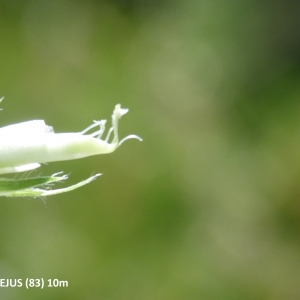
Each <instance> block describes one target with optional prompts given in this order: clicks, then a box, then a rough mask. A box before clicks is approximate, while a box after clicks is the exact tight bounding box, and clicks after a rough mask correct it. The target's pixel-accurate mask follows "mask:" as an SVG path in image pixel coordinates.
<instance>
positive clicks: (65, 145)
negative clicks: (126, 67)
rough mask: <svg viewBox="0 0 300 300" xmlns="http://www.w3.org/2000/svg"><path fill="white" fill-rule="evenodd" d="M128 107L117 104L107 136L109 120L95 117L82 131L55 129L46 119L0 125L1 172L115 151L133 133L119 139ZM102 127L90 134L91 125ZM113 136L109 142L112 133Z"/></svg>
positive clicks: (33, 167) (92, 126) (16, 170)
mask: <svg viewBox="0 0 300 300" xmlns="http://www.w3.org/2000/svg"><path fill="white" fill-rule="evenodd" d="M127 112H128V109H124V108H121V106H120V105H119V104H118V105H116V107H115V109H114V111H113V114H112V127H111V128H110V129H109V131H108V134H107V136H106V138H105V139H104V140H103V139H101V138H102V135H103V133H104V131H105V123H106V120H101V121H94V124H92V125H91V126H89V127H87V128H86V129H85V130H83V131H82V132H77V133H75V132H71V133H54V131H53V128H52V127H51V126H48V125H46V124H45V122H44V121H43V120H34V121H27V122H23V123H18V124H14V125H9V126H6V127H2V128H0V174H4V173H14V172H22V171H28V170H32V169H35V168H38V167H39V166H40V163H46V162H51V161H61V160H70V159H77V158H82V157H86V156H91V155H96V154H105V153H110V152H113V151H115V150H116V149H117V148H118V147H119V145H120V144H121V143H122V142H124V141H125V140H127V139H131V138H136V139H138V140H140V141H141V140H142V139H141V138H140V137H138V136H136V135H129V136H127V137H125V138H124V139H123V140H121V141H120V142H119V137H118V121H119V119H120V118H121V117H122V116H123V115H124V114H126V113H127ZM95 127H99V128H98V130H96V131H94V132H92V133H90V134H86V133H87V132H88V131H90V130H91V129H94V128H95ZM112 132H113V135H114V136H113V139H112V141H111V142H109V138H110V135H111V133H112Z"/></svg>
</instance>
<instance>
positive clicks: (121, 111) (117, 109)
mask: <svg viewBox="0 0 300 300" xmlns="http://www.w3.org/2000/svg"><path fill="white" fill-rule="evenodd" d="M127 113H128V108H121V104H117V105H116V106H115V109H114V112H113V116H115V117H116V118H117V119H120V118H121V117H122V116H123V115H125V114H127Z"/></svg>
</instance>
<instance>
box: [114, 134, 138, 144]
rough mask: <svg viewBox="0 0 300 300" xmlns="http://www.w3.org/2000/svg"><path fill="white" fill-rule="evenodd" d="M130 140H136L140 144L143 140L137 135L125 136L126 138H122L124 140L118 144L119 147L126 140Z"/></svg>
mask: <svg viewBox="0 0 300 300" xmlns="http://www.w3.org/2000/svg"><path fill="white" fill-rule="evenodd" d="M130 139H137V140H139V141H140V142H142V141H143V139H142V138H141V137H139V136H138V135H135V134H130V135H127V136H126V137H124V139H122V140H121V141H120V142H119V146H120V145H121V144H123V143H124V142H125V141H126V140H130Z"/></svg>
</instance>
